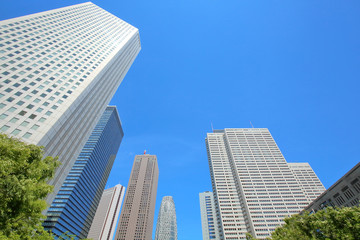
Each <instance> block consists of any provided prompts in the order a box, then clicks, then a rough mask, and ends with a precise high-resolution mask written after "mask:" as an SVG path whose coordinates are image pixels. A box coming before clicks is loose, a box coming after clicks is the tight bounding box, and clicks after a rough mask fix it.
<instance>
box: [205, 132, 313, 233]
mask: <svg viewBox="0 0 360 240" xmlns="http://www.w3.org/2000/svg"><path fill="white" fill-rule="evenodd" d="M206 147H207V153H208V160H209V165H210V175H211V180H212V185H213V193H214V202H215V206H216V210H217V212H218V216H219V220H220V227H221V229H222V233H223V237H224V239H246V237H245V234H246V233H247V232H250V233H251V234H252V235H253V236H254V237H256V238H266V237H268V236H270V233H271V231H273V230H275V228H276V227H277V226H279V225H281V224H283V219H284V217H286V216H289V215H292V214H295V213H299V212H300V211H301V210H302V209H303V208H304V207H305V206H306V205H307V204H308V203H309V199H308V197H307V196H306V195H305V193H304V191H303V186H304V184H300V183H299V179H298V178H296V176H295V175H294V174H293V172H292V170H291V169H290V167H289V165H288V163H287V162H286V160H285V158H284V157H283V155H282V154H281V152H280V150H279V148H278V147H277V145H276V143H275V141H274V139H273V138H272V136H271V134H270V132H269V131H268V130H267V129H265V128H250V129H225V130H215V131H214V132H213V133H208V134H207V138H206ZM315 177H316V176H315Z"/></svg>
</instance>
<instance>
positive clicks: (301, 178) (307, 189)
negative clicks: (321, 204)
mask: <svg viewBox="0 0 360 240" xmlns="http://www.w3.org/2000/svg"><path fill="white" fill-rule="evenodd" d="M288 166H289V167H290V170H291V171H292V172H293V174H294V176H295V178H296V179H297V180H298V183H299V185H300V186H301V187H302V190H303V191H304V193H305V196H306V197H307V198H308V200H309V202H312V201H314V200H315V199H316V198H317V197H318V196H320V195H321V194H322V193H323V192H324V191H325V190H326V189H325V187H324V185H323V184H322V183H321V182H320V180H319V178H318V177H317V176H316V174H315V172H314V170H313V169H312V168H311V166H310V165H309V163H288Z"/></svg>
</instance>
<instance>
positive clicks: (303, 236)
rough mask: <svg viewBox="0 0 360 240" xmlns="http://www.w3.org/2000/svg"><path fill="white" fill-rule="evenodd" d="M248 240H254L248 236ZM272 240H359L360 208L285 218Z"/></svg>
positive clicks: (330, 208) (343, 208) (328, 209)
mask: <svg viewBox="0 0 360 240" xmlns="http://www.w3.org/2000/svg"><path fill="white" fill-rule="evenodd" d="M248 239H254V238H252V237H251V236H249V235H248ZM269 239H272V240H335V239H336V240H357V239H360V206H358V207H351V208H350V207H341V208H338V207H335V208H332V207H328V208H325V209H323V210H320V211H318V212H316V213H313V214H309V213H308V212H305V213H303V214H302V215H300V214H296V215H293V216H292V217H289V218H285V224H284V225H283V226H282V227H278V228H276V230H275V231H274V232H273V233H272V234H271V238H269Z"/></svg>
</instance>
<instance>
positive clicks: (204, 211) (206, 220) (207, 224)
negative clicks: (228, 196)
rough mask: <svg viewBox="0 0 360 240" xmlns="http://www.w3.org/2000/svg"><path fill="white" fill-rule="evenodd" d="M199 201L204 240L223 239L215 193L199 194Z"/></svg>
mask: <svg viewBox="0 0 360 240" xmlns="http://www.w3.org/2000/svg"><path fill="white" fill-rule="evenodd" d="M199 199H200V213H201V226H202V235H203V240H210V239H215V240H220V239H222V234H221V228H219V224H218V222H219V220H218V217H217V213H216V207H215V202H214V196H213V193H212V192H209V191H207V192H202V193H200V194H199Z"/></svg>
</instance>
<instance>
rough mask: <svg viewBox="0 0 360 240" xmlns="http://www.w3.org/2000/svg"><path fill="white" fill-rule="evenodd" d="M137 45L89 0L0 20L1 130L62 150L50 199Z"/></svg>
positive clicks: (128, 29)
mask: <svg viewBox="0 0 360 240" xmlns="http://www.w3.org/2000/svg"><path fill="white" fill-rule="evenodd" d="M140 48H141V47H140V38H139V32H138V29H136V28H134V27H133V26H131V25H129V24H128V23H126V22H124V21H122V20H120V19H119V18H117V17H116V16H114V15H112V14H110V13H109V12H107V11H105V10H103V9H101V8H100V7H98V6H96V5H94V4H93V3H90V2H88V3H82V4H78V5H73V6H69V7H64V8H59V9H55V10H50V11H46V12H41V13H36V14H32V15H27V16H23V17H18V18H13V19H9V20H4V21H1V22H0V54H1V56H0V66H1V70H0V81H1V82H0V87H1V91H0V131H1V132H3V133H6V134H8V135H10V136H15V137H18V138H20V139H22V140H23V141H25V142H27V143H32V144H36V145H42V146H45V149H44V150H45V155H49V156H59V160H60V161H61V163H62V164H61V165H60V167H58V169H57V170H56V173H55V177H54V178H53V179H52V180H51V181H50V184H52V185H54V186H55V187H54V192H53V194H50V195H49V196H48V198H47V202H48V203H49V204H50V203H51V202H52V200H53V199H54V197H55V195H56V194H57V192H58V191H59V189H60V187H61V185H62V184H63V182H64V180H65V177H66V176H67V175H68V173H69V171H70V169H71V168H72V166H73V164H74V162H75V160H76V158H77V156H78V155H79V153H80V151H81V149H82V148H83V146H84V144H85V142H86V141H87V139H88V138H89V136H90V134H91V132H92V130H93V129H94V127H95V125H96V123H97V122H98V121H99V119H100V117H101V114H102V113H103V112H104V110H105V108H106V106H107V104H108V103H109V102H110V100H111V98H112V96H113V95H114V93H115V91H116V90H117V88H118V86H119V84H120V83H121V81H122V80H123V78H124V76H125V74H126V73H127V71H128V70H129V68H130V66H131V64H132V63H133V61H134V60H135V57H136V56H137V54H138V53H139V51H140Z"/></svg>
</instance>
